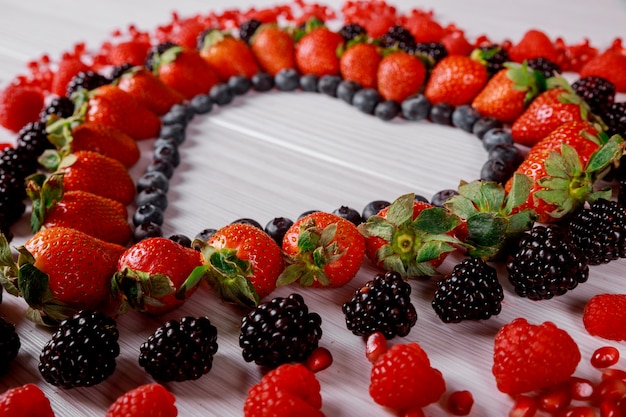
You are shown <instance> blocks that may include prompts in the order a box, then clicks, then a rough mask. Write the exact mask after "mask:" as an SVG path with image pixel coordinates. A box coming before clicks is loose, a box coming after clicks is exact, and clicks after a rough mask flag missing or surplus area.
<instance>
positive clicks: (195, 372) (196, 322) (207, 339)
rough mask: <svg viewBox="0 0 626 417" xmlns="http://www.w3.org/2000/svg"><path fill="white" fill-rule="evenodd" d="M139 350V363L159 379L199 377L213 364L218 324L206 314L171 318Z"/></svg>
mask: <svg viewBox="0 0 626 417" xmlns="http://www.w3.org/2000/svg"><path fill="white" fill-rule="evenodd" d="M139 351H140V352H139V365H140V366H141V367H143V368H145V370H146V372H148V373H149V374H150V375H151V376H152V377H153V378H154V379H155V380H156V381H160V382H169V381H189V380H195V379H198V378H200V377H201V376H202V375H205V374H207V373H208V372H209V371H210V370H211V367H212V366H213V356H214V355H215V353H216V352H217V328H216V327H215V326H213V325H212V324H211V321H210V320H209V319H208V318H206V317H197V318H196V317H183V318H182V319H180V320H169V321H167V322H165V323H164V324H163V325H162V326H161V327H159V328H158V329H157V330H156V331H155V332H154V333H153V334H152V335H150V337H148V340H147V341H145V342H144V343H143V344H142V345H141V347H140V349H139Z"/></svg>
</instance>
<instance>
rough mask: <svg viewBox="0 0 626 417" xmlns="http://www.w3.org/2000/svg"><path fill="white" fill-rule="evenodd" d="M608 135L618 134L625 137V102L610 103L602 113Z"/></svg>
mask: <svg viewBox="0 0 626 417" xmlns="http://www.w3.org/2000/svg"><path fill="white" fill-rule="evenodd" d="M602 120H603V121H604V123H606V125H607V128H608V129H607V133H608V134H609V135H610V136H613V135H620V136H621V137H623V138H626V102H618V103H613V104H611V105H610V106H609V107H608V108H607V110H606V111H605V112H604V114H603V115H602Z"/></svg>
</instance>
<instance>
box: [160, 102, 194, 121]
mask: <svg viewBox="0 0 626 417" xmlns="http://www.w3.org/2000/svg"><path fill="white" fill-rule="evenodd" d="M193 116H194V111H193V110H191V108H190V107H189V106H187V105H185V104H174V105H173V106H172V108H171V109H170V111H168V112H167V113H165V114H164V115H163V117H161V122H162V123H163V124H164V125H171V124H180V125H183V126H187V124H189V122H190V121H191V119H193Z"/></svg>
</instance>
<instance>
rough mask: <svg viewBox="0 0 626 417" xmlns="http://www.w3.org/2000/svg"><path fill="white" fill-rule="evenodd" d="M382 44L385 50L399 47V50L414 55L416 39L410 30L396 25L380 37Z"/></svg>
mask: <svg viewBox="0 0 626 417" xmlns="http://www.w3.org/2000/svg"><path fill="white" fill-rule="evenodd" d="M380 42H381V44H382V46H384V47H385V48H391V47H394V46H397V47H398V49H400V50H402V51H405V52H409V53H413V52H415V45H416V43H415V38H414V37H413V35H411V32H409V30H408V29H406V28H404V27H402V26H399V25H395V26H391V27H390V28H389V29H388V30H387V32H386V33H385V34H384V35H382V36H381V37H380Z"/></svg>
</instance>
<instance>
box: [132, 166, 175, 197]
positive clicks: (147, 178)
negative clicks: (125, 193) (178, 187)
mask: <svg viewBox="0 0 626 417" xmlns="http://www.w3.org/2000/svg"><path fill="white" fill-rule="evenodd" d="M169 185H170V182H169V180H168V179H167V177H166V176H165V174H164V173H162V172H159V171H150V172H146V173H144V174H143V175H142V176H141V177H139V178H138V179H137V192H142V191H143V190H145V189H146V188H149V187H154V188H159V189H161V190H163V192H164V193H166V192H167V191H168V189H169Z"/></svg>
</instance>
